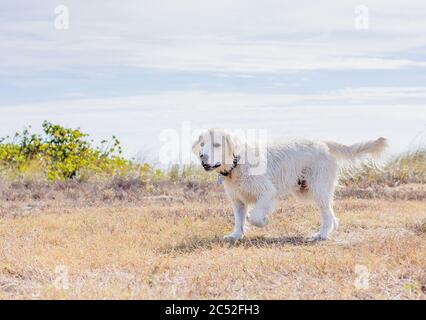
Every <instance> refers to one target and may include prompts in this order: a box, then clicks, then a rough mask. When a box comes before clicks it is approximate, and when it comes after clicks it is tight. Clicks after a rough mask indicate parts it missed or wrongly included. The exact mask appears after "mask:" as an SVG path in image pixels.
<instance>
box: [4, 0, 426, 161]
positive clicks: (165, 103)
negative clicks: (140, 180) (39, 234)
mask: <svg viewBox="0 0 426 320" xmlns="http://www.w3.org/2000/svg"><path fill="white" fill-rule="evenodd" d="M58 5H65V6H66V7H67V8H68V14H69V15H68V16H69V27H68V29H58V28H56V27H55V19H56V22H58V20H57V19H58V14H55V8H56V7H57V6H58ZM360 6H361V7H360ZM366 9H368V12H367V11H366ZM366 13H368V15H367V16H366ZM425 14H426V2H425V1H424V0H410V1H403V0H394V1H392V2H390V1H387V0H368V1H362V2H359V1H351V0H346V1H337V0H335V1H331V0H328V1H321V2H320V1H304V0H301V1H297V2H296V1H283V0H266V1H254V0H245V1H242V0H233V1H229V0H227V1H225V0H216V1H207V0H206V1H200V0H168V1H164V0H138V1H136V0H135V1H132V0H127V1H112V0H102V1H98V0H91V1H83V0H72V1H71V0H68V1H61V2H58V1H50V0H40V1H20V0H3V1H2V2H1V10H0V97H1V99H0V136H4V135H7V134H11V133H13V132H15V131H16V130H19V129H21V128H22V127H24V126H25V125H28V124H31V125H33V126H34V128H36V129H37V128H40V124H41V122H42V121H43V120H44V119H48V120H51V121H55V122H59V123H61V124H64V125H68V126H79V127H81V128H82V129H83V130H84V131H86V132H89V133H91V135H93V136H94V137H95V138H99V139H100V138H104V137H108V136H111V135H112V134H116V135H117V136H118V137H119V138H121V140H122V142H123V144H124V150H125V152H126V154H127V155H129V156H133V155H136V154H137V153H138V152H142V153H145V154H150V155H151V156H154V157H155V154H156V152H157V149H156V148H157V145H158V143H159V136H160V133H161V132H162V130H164V129H167V128H174V129H176V130H179V129H180V127H181V123H182V122H185V121H189V122H190V124H191V126H192V127H194V128H196V127H211V126H216V127H225V128H230V129H232V128H267V129H268V134H269V135H270V136H273V137H276V136H305V137H317V138H327V139H335V140H339V141H341V142H345V143H351V142H355V141H356V140H360V139H367V138H375V137H376V136H388V137H389V138H390V139H391V142H393V144H392V145H393V149H392V150H394V151H401V150H406V149H409V148H413V146H414V147H415V146H416V145H418V144H421V143H422V141H425V140H426V133H425V132H426V18H425ZM365 19H367V22H368V25H367V24H366V22H365V21H366V20H365ZM56 26H57V25H56Z"/></svg>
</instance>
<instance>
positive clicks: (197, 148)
mask: <svg viewBox="0 0 426 320" xmlns="http://www.w3.org/2000/svg"><path fill="white" fill-rule="evenodd" d="M201 139H202V136H199V137H198V140H197V141H195V142H194V143H193V144H192V152H193V153H194V154H195V155H196V156H197V157H198V156H199V155H200V148H201V146H200V143H201Z"/></svg>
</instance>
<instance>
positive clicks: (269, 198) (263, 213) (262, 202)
mask: <svg viewBox="0 0 426 320" xmlns="http://www.w3.org/2000/svg"><path fill="white" fill-rule="evenodd" d="M275 203H276V192H275V191H271V192H264V193H262V194H261V195H260V196H259V198H258V199H257V202H256V205H255V207H254V209H253V210H251V211H250V214H249V217H248V221H249V222H250V223H251V224H252V225H254V226H256V227H264V226H266V225H267V224H268V222H269V219H268V215H269V214H270V213H272V212H273V211H274V209H275Z"/></svg>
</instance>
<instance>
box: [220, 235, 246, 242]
mask: <svg viewBox="0 0 426 320" xmlns="http://www.w3.org/2000/svg"><path fill="white" fill-rule="evenodd" d="M243 237H244V235H243V234H235V233H231V234H227V235H226V236H224V237H223V240H224V241H227V242H236V241H238V240H241V239H242V238H243Z"/></svg>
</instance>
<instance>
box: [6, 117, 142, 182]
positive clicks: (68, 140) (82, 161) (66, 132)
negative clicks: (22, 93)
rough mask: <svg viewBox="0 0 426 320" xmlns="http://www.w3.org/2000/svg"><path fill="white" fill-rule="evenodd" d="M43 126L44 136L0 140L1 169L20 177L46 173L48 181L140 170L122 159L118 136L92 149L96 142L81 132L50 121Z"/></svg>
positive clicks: (22, 135) (26, 134) (19, 135)
mask: <svg viewBox="0 0 426 320" xmlns="http://www.w3.org/2000/svg"><path fill="white" fill-rule="evenodd" d="M42 127H43V134H41V135H39V134H34V133H30V131H29V129H25V130H23V131H22V132H18V133H16V134H15V135H14V136H13V138H10V137H5V138H1V139H0V163H1V166H2V167H3V168H9V169H11V171H12V172H14V173H15V174H18V175H19V174H22V173H26V172H28V171H29V170H38V171H43V172H44V173H45V175H46V176H47V178H48V179H49V180H60V179H71V178H78V177H79V178H84V175H87V174H93V173H99V174H101V173H102V174H107V175H123V174H126V172H127V171H129V170H134V169H137V167H138V165H136V164H133V163H131V162H130V161H129V160H126V159H125V158H123V157H122V156H121V153H122V150H121V146H120V141H119V140H118V139H117V138H116V137H115V136H113V137H112V139H111V140H110V141H106V140H103V141H101V143H100V146H93V141H90V140H88V135H87V134H85V133H83V132H81V131H80V130H79V129H70V128H65V127H62V126H60V125H57V124H52V123H50V122H48V121H45V122H43V126H42Z"/></svg>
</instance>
